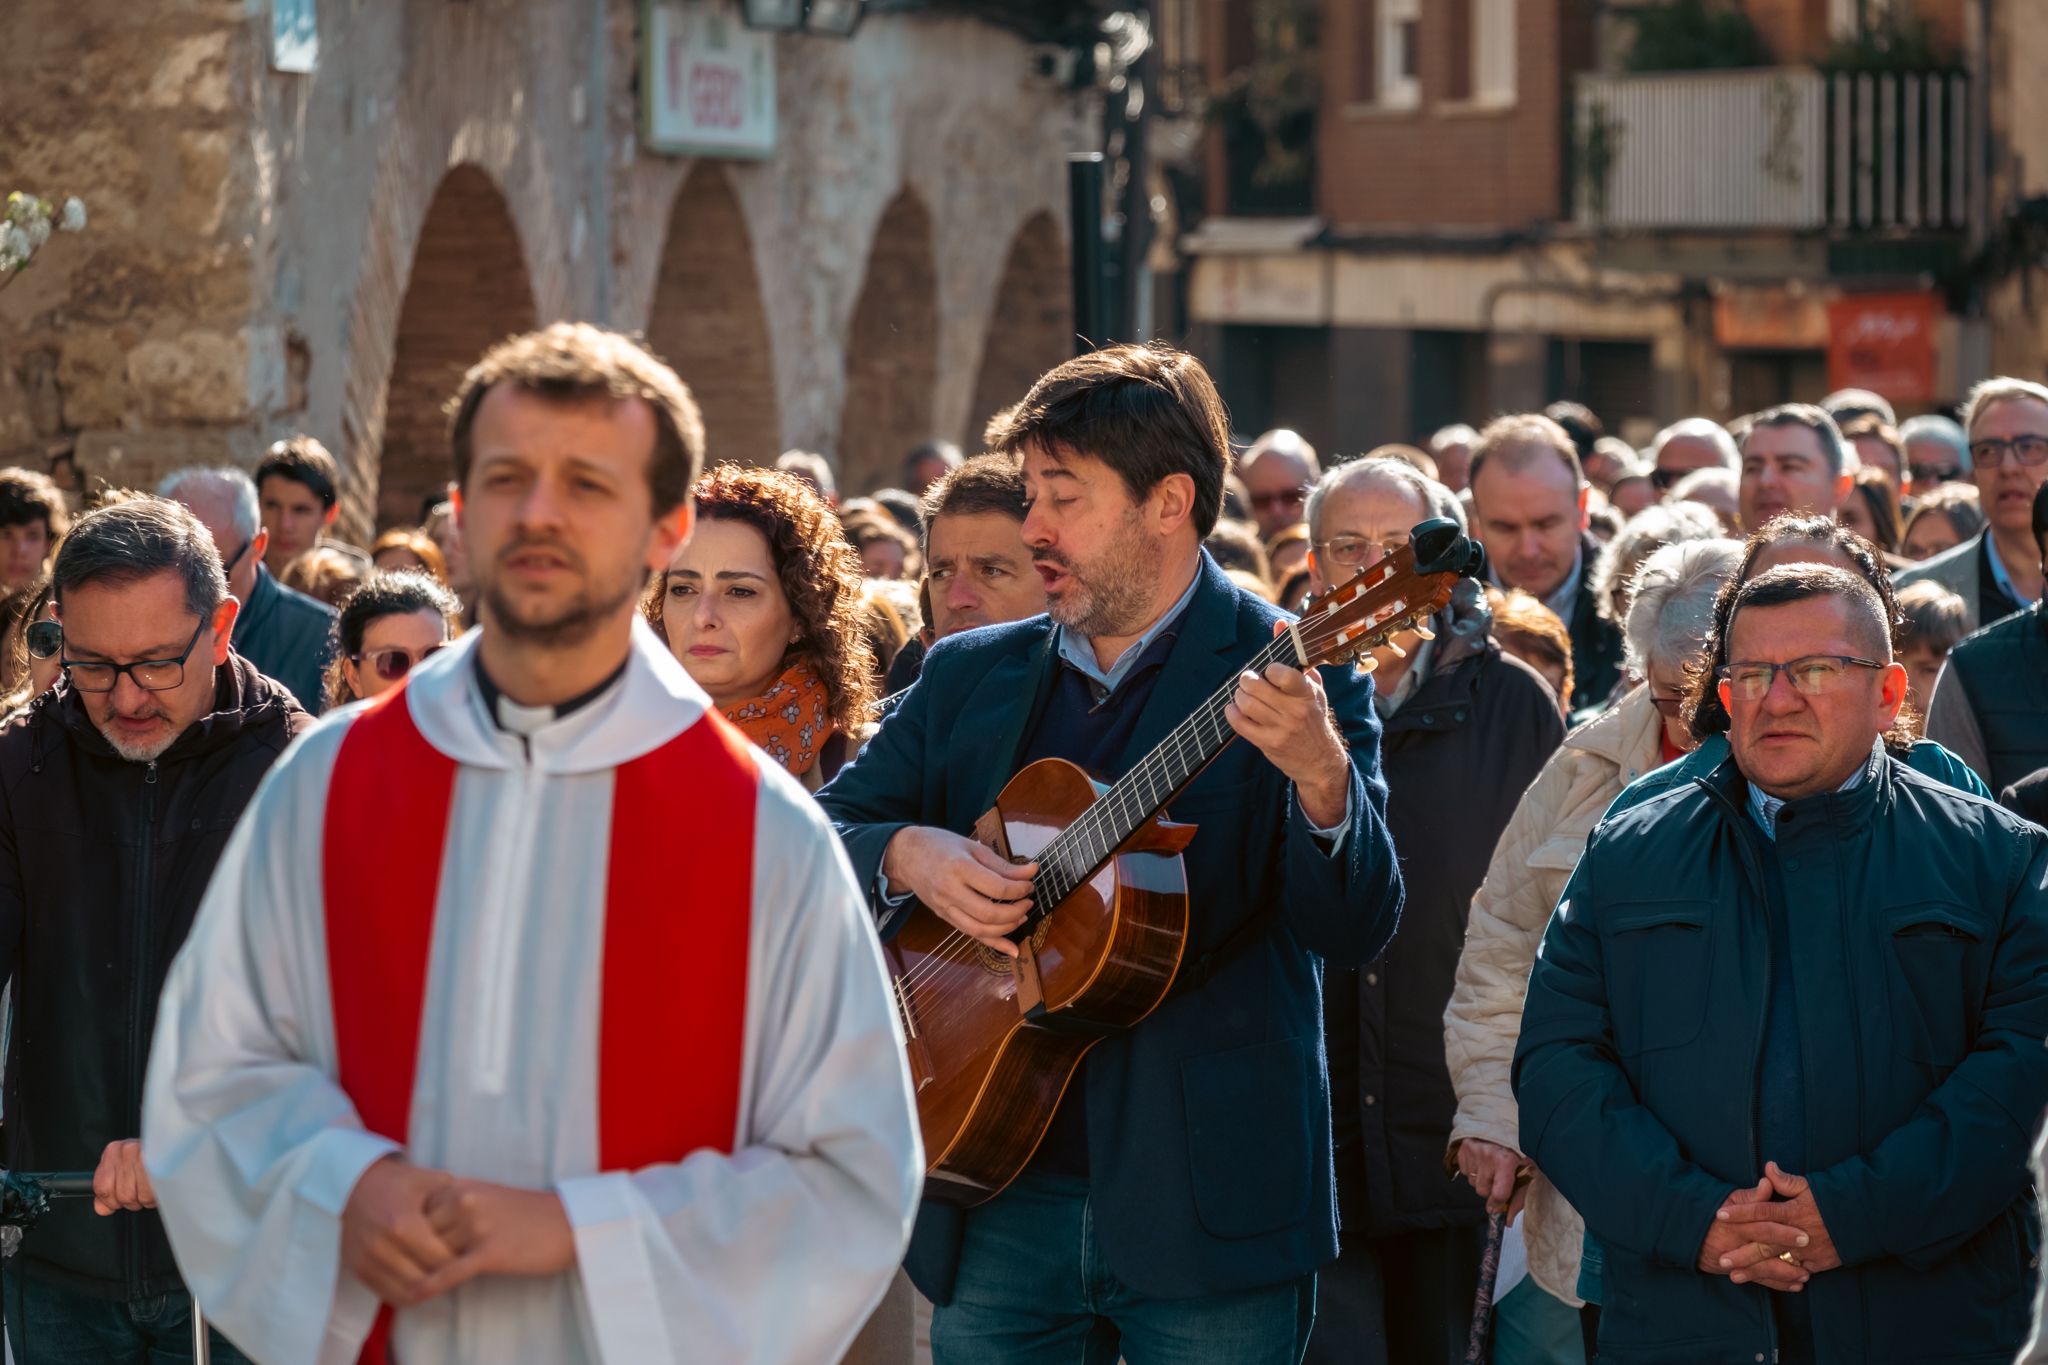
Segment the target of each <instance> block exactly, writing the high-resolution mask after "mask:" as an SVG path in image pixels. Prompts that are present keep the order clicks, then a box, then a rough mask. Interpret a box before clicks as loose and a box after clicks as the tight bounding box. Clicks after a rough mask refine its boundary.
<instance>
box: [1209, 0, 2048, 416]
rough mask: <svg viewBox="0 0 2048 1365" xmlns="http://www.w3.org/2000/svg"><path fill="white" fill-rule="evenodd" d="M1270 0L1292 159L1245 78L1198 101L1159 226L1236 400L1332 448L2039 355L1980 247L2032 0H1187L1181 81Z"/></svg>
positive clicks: (2019, 137) (1919, 398)
mask: <svg viewBox="0 0 2048 1365" xmlns="http://www.w3.org/2000/svg"><path fill="white" fill-rule="evenodd" d="M1286 3H1293V4H1294V6H1295V13H1296V14H1297V15H1298V16H1299V20H1298V25H1299V28H1300V29H1306V30H1309V31H1312V32H1313V34H1314V42H1313V43H1312V44H1303V45H1301V46H1300V48H1299V50H1298V52H1297V59H1298V60H1301V59H1305V60H1306V62H1307V63H1308V65H1306V66H1305V68H1304V69H1306V70H1309V71H1310V72H1311V73H1312V76H1313V80H1312V82H1311V85H1312V89H1313V96H1312V101H1311V100H1309V99H1302V100H1301V103H1302V104H1304V105H1305V106H1306V111H1305V114H1306V117H1307V118H1308V119H1309V120H1311V121H1312V123H1313V129H1314V131H1313V134H1312V148H1313V150H1312V153H1311V154H1310V156H1309V157H1308V158H1307V159H1308V161H1309V163H1310V171H1309V173H1308V174H1307V175H1306V176H1303V177H1297V178H1296V179H1295V180H1294V181H1293V182H1292V183H1291V186H1290V189H1291V193H1289V194H1280V193H1276V192H1275V188H1274V181H1275V177H1274V176H1273V175H1271V174H1270V173H1266V174H1263V175H1262V173H1261V172H1262V171H1265V172H1270V169H1271V163H1272V162H1273V160H1274V159H1275V158H1276V148H1277V149H1279V153H1280V155H1279V157H1278V159H1279V160H1281V161H1282V162H1283V163H1284V162H1285V161H1286V158H1285V155H1284V152H1285V148H1284V146H1283V145H1282V144H1283V141H1284V140H1283V139H1281V138H1278V137H1276V136H1275V135H1273V134H1272V132H1271V131H1270V130H1271V129H1272V128H1273V127H1274V126H1276V125H1275V120H1273V119H1272V118H1271V117H1270V111H1267V117H1265V119H1264V121H1263V127H1261V128H1260V129H1258V130H1256V131H1255V132H1253V133H1251V134H1247V133H1245V132H1244V131H1243V129H1242V128H1241V127H1235V128H1234V127H1233V125H1232V124H1231V123H1229V122H1228V121H1227V120H1225V121H1223V122H1222V123H1221V125H1220V126H1219V128H1218V131H1217V132H1216V133H1215V134H1214V135H1213V136H1212V137H1211V139H1210V145H1209V147H1208V151H1207V159H1206V168H1207V172H1208V174H1207V178H1206V180H1207V205H1206V207H1207V209H1208V217H1207V218H1206V219H1205V221H1204V222H1203V223H1202V224H1201V225H1200V227H1199V228H1198V229H1196V230H1195V231H1194V232H1193V233H1192V234H1191V235H1190V236H1189V237H1188V239H1187V240H1186V242H1185V246H1186V249H1187V252H1188V254H1189V256H1190V258H1191V260H1190V263H1189V281H1190V282H1189V289H1188V308H1189V314H1190V318H1191V320H1192V323H1193V335H1194V336H1195V338H1196V344H1197V345H1198V346H1199V347H1200V348H1201V349H1202V350H1203V351H1204V352H1205V353H1206V354H1209V355H1211V356H1213V357H1214V358H1215V360H1216V362H1217V365H1218V368H1219V370H1220V371H1221V373H1222V376H1223V380H1222V382H1223V386H1224V389H1225V393H1226V396H1227V397H1228V398H1229V399H1230V400H1231V402H1232V406H1233V412H1234V413H1235V415H1236V418H1237V421H1238V424H1239V426H1240V428H1241V429H1242V430H1244V431H1247V432H1250V431H1256V430H1257V429H1259V428H1261V427H1263V426H1267V425H1272V424H1285V425H1291V426H1295V427H1298V428H1299V429H1301V430H1302V431H1303V432H1304V433H1305V434H1307V435H1309V437H1310V439H1312V440H1315V441H1317V443H1318V444H1320V445H1325V446H1328V447H1330V448H1332V449H1335V450H1339V451H1358V450H1363V449H1366V448H1368V447H1370V446H1372V445H1374V444H1377V443H1379V442H1382V441H1389V440H1402V441H1412V440H1418V439H1421V438H1423V437H1426V436H1427V435H1428V434H1429V432H1431V431H1432V430H1434V429H1435V428H1436V427H1438V426H1440V425H1442V424H1444V423H1447V422H1452V421H1468V422H1475V423H1476V422H1480V421H1483V420H1484V419H1485V418H1487V417H1488V416H1489V415H1491V414H1493V413H1496V412H1502V411H1510V410H1516V409H1525V408H1531V407H1536V406H1541V405H1542V404H1544V403H1546V402H1549V401H1552V400H1555V399H1559V398H1570V399H1575V400H1578V401H1581V402H1584V403H1586V404H1588V405H1589V406H1591V407H1592V408H1593V409H1594V410H1595V411H1596V412H1598V413H1600V414H1602V415H1603V417H1605V418H1606V419H1607V421H1608V424H1609V426H1610V428H1613V429H1617V430H1619V431H1620V432H1621V433H1622V434H1624V435H1627V436H1629V437H1631V438H1633V439H1635V440H1636V441H1637V442H1638V443H1641V442H1642V441H1645V440H1647V438H1648V437H1649V435H1650V434H1652V433H1653V432H1654V431H1655V430H1656V429H1657V428H1658V427H1659V426H1661V425H1662V424H1664V423H1665V422H1668V421H1670V420H1673V419H1675V418H1677V417H1680V416H1685V415H1689V414H1694V413H1703V414H1706V415H1710V416H1716V417H1722V418H1726V417H1731V416H1734V415H1736V414H1739V413H1742V412H1748V411H1754V410H1755V409H1757V408H1760V407H1763V406H1766V405H1768V404H1771V403H1775V402H1781V401H1784V400H1786V399H1788V398H1794V397H1803V398H1809V399H1810V398H1814V397H1817V396H1819V395H1820V394H1821V393H1823V392H1825V391H1827V390H1828V389H1829V388H1832V387H1840V386H1842V385H1845V384H1857V385H1859V386H1862V387H1871V388H1876V389H1878V390H1879V391H1881V392H1885V393H1886V394H1887V395H1888V396H1889V397H1891V398H1892V399H1893V400H1894V402H1895V403H1896V404H1897V406H1898V407H1899V408H1900V409H1901V411H1902V412H1918V411H1927V410H1931V409H1935V408H1938V407H1941V406H1944V405H1947V404H1952V403H1953V402H1954V401H1956V400H1957V399H1958V398H1959V397H1960V396H1961V395H1962V393H1963V392H1965V391H1966V389H1967V387H1968V385H1969V384H1970V383H1971V382H1973V381H1974V380H1975V379H1977V378H1979V377H1981V376H1982V375H1983V374H1985V373H1987V372H1989V370H1990V368H1991V367H1992V366H1993V365H1994V363H1995V364H1997V365H1998V366H1999V367H2000V368H2003V369H2006V370H2010V371H2013V372H2019V373H2026V374H2033V375H2038V374H2040V373H2041V372H2042V369H2043V365H2042V359H2043V354H2044V352H2043V350H2042V346H2041V343H2042V337H2041V334H2040V328H2039V324H2038V323H2037V322H2036V321H2035V320H2034V318H2033V316H2032V311H2031V305H2030V303H2029V301H2028V299H2027V298H2026V297H2023V296H2024V295H2027V294H2029V293H2030V292H2031V291H2030V288H2029V286H2028V285H2027V283H2026V282H2027V280H2028V279H2029V278H2030V276H2031V273H2032V271H2031V264H2030V262H2031V260H2033V259H2036V258H2038V257H2039V256H2040V255H2041V253H2040V251H2039V250H2038V248H2036V249H2035V250H2034V251H2033V252H2032V254H2031V255H2030V254H2029V253H2028V251H2027V250H2026V249H2025V247H2024V245H2015V246H2014V247H2013V249H2012V250H2011V251H2009V252H2008V253H2007V256H2006V258H2005V259H2004V263H2003V264H2001V262H2000V259H1999V258H1997V257H1996V256H1995V254H1994V253H1989V252H1987V249H1986V247H1987V243H1994V242H1996V241H1998V240H1999V239H2000V237H2001V234H2003V235H2005V236H2007V237H2011V238H2013V239H2014V240H2015V242H2016V243H2019V242H2020V241H2021V239H2022V238H2023V237H2024V232H2025V225H2024V224H2020V225H2015V223H2014V221H2013V219H2014V216H2015V214H2016V213H2018V212H2019V211H2020V208H2021V206H2022V205H2023V201H2024V200H2025V199H2026V197H2027V196H2028V195H2030V194H2038V193H2039V189H2038V188H2037V187H2036V186H2035V182H2036V181H2037V180H2038V179H2039V178H2040V176H2041V175H2043V174H2048V172H2044V171H2042V170H2041V169H2040V168H2041V167H2042V166H2043V165H2044V164H2048V162H2044V153H2043V152H2042V151H2034V152H2033V154H2032V155H2031V156H2029V155H2027V154H2026V153H2027V152H2028V151H2029V150H2031V148H2030V147H2029V146H2028V144H2029V143H2030V142H2038V141H2039V139H2040V137H2041V136H2042V135H2041V134H2040V133H2038V132H2036V131H2035V130H2037V129H2039V128H2041V127H2042V126H2043V121H2042V120H2041V119H2040V118H2034V117H2033V116H2032V115H2033V113H2034V112H2037V111H2034V110H2033V109H2032V105H2033V104H2034V103H2037V102H2038V101H2039V99H2040V98H2041V97H2040V96H2039V94H2038V93H2037V92H2036V91H2035V90H2034V89H2033V88H2031V87H2030V86H2029V85H2028V83H2027V82H2026V80H2025V77H2024V75H2023V74H2022V73H2023V72H2024V71H2025V69H2026V67H2025V59H2024V56H2023V55H2022V54H2024V53H2025V52H2028V51H2031V50H2032V49H2031V48H2030V47H2029V46H2028V45H2029V44H2040V43H2043V42H2048V7H2044V6H2040V5H2036V4H2032V3H2029V0H1743V4H1742V9H1743V10H1744V12H1745V13H1746V15H1747V18H1748V20H1749V24H1748V31H1747V35H1746V37H1745V39H1744V41H1745V43H1746V44H1747V46H1746V48H1745V49H1744V50H1740V51H1729V50H1726V48H1725V46H1724V48H1723V49H1722V50H1718V51H1717V50H1713V49H1711V48H1708V47H1703V46H1702V44H1701V41H1700V39H1699V36H1698V35H1697V34H1688V33H1686V32H1684V31H1682V30H1681V29H1675V28H1674V27H1673V26H1672V24H1671V23H1670V22H1669V21H1668V16H1669V13H1670V11H1671V9H1672V8H1673V7H1670V6H1665V5H1660V4H1658V3H1657V2H1656V0H1639V3H1627V2H1626V0H1609V3H1603V4H1594V3H1591V0H1442V2H1441V3H1438V2H1437V0H1426V2H1425V0H1211V9H1210V16H1211V23H1210V28H1209V32H1210V34H1211V40H1210V42H1209V43H1208V75H1209V78H1210V80H1211V81H1212V83H1216V84H1218V85H1219V86H1221V87H1222V88H1226V89H1227V88H1231V85H1232V82H1233V80H1234V79H1239V77H1237V76H1236V75H1235V73H1239V72H1243V71H1245V70H1247V69H1256V68H1258V67H1259V66H1260V64H1262V63H1263V64H1266V65H1271V64H1273V63H1275V62H1276V61H1279V60H1280V59H1281V56H1282V50H1284V49H1285V48H1286V46H1287V44H1286V42H1285V41H1276V39H1275V34H1276V30H1275V29H1274V28H1273V27H1272V26H1271V25H1266V26H1263V27H1262V26H1259V25H1250V26H1247V25H1245V24H1243V23H1239V24H1238V25H1237V26H1236V29H1235V36H1236V39H1237V41H1236V42H1235V44H1233V42H1232V36H1233V27H1232V23H1233V11H1234V10H1235V9H1237V8H1240V7H1242V8H1244V9H1247V10H1253V11H1256V10H1265V11H1267V12H1269V13H1270V12H1271V10H1272V9H1273V7H1274V6H1275V5H1278V4H1286ZM1658 10H1662V11H1664V13H1662V14H1658V13H1650V11H1658ZM1986 16H1989V17H1990V23H1991V25H1992V27H1993V34H1992V37H1991V40H1990V41H1988V42H1987V40H1986V38H1987V35H1986ZM1267 84H1268V85H1269V86H1271V85H1272V84H1274V83H1273V82H1272V81H1271V80H1270V79H1269V80H1268V82H1267ZM2030 119H2031V122H2029V120H2030ZM1296 136H1297V140H1300V135H1299V134H1298V133H1297V135H1296ZM2043 217H2044V218H2048V214H2044V215H2043Z"/></svg>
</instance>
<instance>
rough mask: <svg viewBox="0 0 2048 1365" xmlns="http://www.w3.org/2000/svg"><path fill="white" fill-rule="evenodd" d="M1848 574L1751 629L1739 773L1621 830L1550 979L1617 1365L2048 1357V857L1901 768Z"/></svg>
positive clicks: (1780, 576)
mask: <svg viewBox="0 0 2048 1365" xmlns="http://www.w3.org/2000/svg"><path fill="white" fill-rule="evenodd" d="M1890 637H1891V630H1890V622H1889V621H1888V620H1887V619H1886V612H1885V608H1884V605H1883V603H1882V602H1881V600H1880V598H1879V596H1878V594H1877V592H1876V591H1875V590H1874V589H1872V587H1871V586H1870V584H1868V583H1867V582H1865V581H1863V579H1861V578H1860V577H1858V576H1857V575H1855V574H1852V573H1849V572H1847V571H1845V570H1842V569H1838V568H1834V567H1832V566H1825V565H1813V564H1798V565H1787V566H1784V567H1781V568H1777V569H1773V570H1770V571H1769V572H1767V573H1764V574H1762V575H1760V576H1758V577H1757V578H1754V579H1752V580H1750V581H1749V582H1748V583H1746V584H1745V585H1744V586H1743V587H1742V588H1741V589H1740V590H1739V591H1738V592H1737V593H1736V594H1735V596H1734V597H1733V599H1732V601H1730V602H1729V603H1728V605H1727V606H1726V607H1725V608H1724V609H1723V610H1722V611H1721V612H1720V613H1719V619H1718V620H1717V623H1716V627H1715V630H1714V632H1713V634H1712V636H1710V638H1709V641H1708V645H1707V649H1706V658H1705V659H1704V660H1703V662H1704V663H1705V664H1707V665H1708V667H1707V668H1706V670H1705V671H1704V672H1702V673H1701V674H1700V675H1699V677H1698V679H1697V681H1696V682H1695V685H1694V686H1695V689H1696V691H1695V695H1694V701H1695V704H1696V705H1697V703H1698V701H1699V700H1700V698H1701V697H1702V696H1704V695H1706V692H1707V689H1709V688H1711V689H1713V695H1714V696H1715V697H1716V699H1717V700H1718V702H1719V703H1720V704H1721V705H1722V706H1723V707H1725V709H1726V711H1727V714H1728V717H1729V732H1728V733H1729V744H1730V756H1729V759H1728V760H1727V761H1726V762H1724V763H1723V764H1722V765H1721V766H1720V767H1719V768H1717V769H1716V770H1715V771H1714V772H1713V773H1712V774H1710V775H1709V776H1708V777H1706V778H1704V779H1702V780H1701V781H1699V782H1696V783H1691V784H1687V785H1684V786H1681V787H1677V788H1674V789H1672V790H1671V791H1669V792H1668V793H1666V794H1665V795H1663V796H1661V797H1657V798H1655V799H1653V800H1650V801H1647V802H1645V803H1643V804H1642V805H1639V806H1636V807H1634V808H1633V809H1631V810H1628V811H1626V812H1625V813H1623V814H1620V815H1611V816H1610V817H1609V818H1608V819H1607V820H1606V821H1605V822H1603V823H1602V824H1601V825H1599V826H1598V827H1596V829H1595V830H1594V833H1593V835H1592V838H1591V839H1590V841H1589V842H1588V844H1587V846H1586V851H1585V854H1584V856H1583V857H1582V858H1581V859H1580V861H1579V863H1578V867H1577V869H1576V871H1575V872H1574V873H1573V875H1572V878H1571V881H1570V882H1569V883H1568V884H1567V886H1566V887H1565V890H1564V894H1563V897H1562V898H1561V899H1560V901H1559V902H1558V907H1557V911H1556V913H1555V915H1553V917H1552V918H1551V921H1550V926H1549V928H1548V930H1547V931H1546V933H1545V935H1544V940H1543V946H1542V950H1541V952H1540V954H1539V955H1538V957H1537V959H1536V963H1535V967H1534V970H1533V971H1532V973H1531V975H1530V979H1529V991H1528V1000H1527V1005H1526V1008H1525V1011H1524V1013H1523V1016H1522V1032H1521V1038H1520V1042H1519V1045H1518V1047H1517V1052H1516V1057H1515V1063H1514V1073H1513V1075H1514V1086H1515V1093H1516V1097H1517V1100H1518V1103H1519V1109H1520V1133H1521V1135H1522V1137H1523V1139H1524V1140H1525V1141H1526V1143H1527V1149H1528V1154H1529V1155H1530V1156H1531V1157H1533V1158H1534V1159H1535V1161H1536V1163H1537V1165H1538V1166H1539V1167H1540V1168H1541V1169H1542V1170H1543V1172H1544V1173H1545V1174H1546V1175H1547V1176H1548V1177H1549V1178H1550V1179H1551V1180H1552V1181H1553V1182H1554V1183H1555V1185H1556V1186H1557V1188H1558V1190H1559V1191H1560V1192H1562V1193H1563V1194H1564V1196H1565V1197H1566V1198H1567V1199H1568V1200H1570V1202H1571V1204H1572V1206H1573V1207H1574V1208H1575V1209H1577V1210H1578V1211H1579V1212H1580V1213H1581V1214H1582V1215H1583V1216H1584V1218H1585V1222H1586V1227H1587V1230H1588V1232H1589V1233H1591V1234H1592V1236H1593V1237H1594V1238H1596V1239H1597V1240H1598V1241H1599V1242H1600V1244H1601V1245H1602V1247H1603V1249H1604V1264H1603V1271H1602V1275H1603V1280H1602V1299H1601V1304H1602V1307H1601V1317H1600V1354H1601V1356H1602V1357H1603V1358H1604V1357H1607V1356H1608V1355H1609V1354H1610V1353H1611V1354H1612V1355H1613V1356H1614V1357H1615V1358H1617V1359H1638V1358H1642V1359H1649V1358H1656V1359H1685V1360H1752V1359H1763V1360H1769V1361H1776V1362H1779V1365H1817V1363H1818V1362H1826V1361H1849V1360H1863V1359H1868V1358H1872V1357H1871V1356H1870V1354H1869V1352H1870V1347H1871V1344H1872V1343H1882V1346H1883V1355H1882V1357H1881V1358H1883V1359H1886V1360H1900V1361H1906V1360H1914V1361H1918V1360H1930V1361H1931V1360H1945V1361H1961V1360H1972V1361H1996V1360H2004V1359H2009V1358H2011V1356H2012V1355H2013V1354H2014V1353H2016V1352H2017V1351H2018V1349H2019V1347H2020V1344H2021V1343H2022V1341H2023V1340H2024V1339H2025V1337H2026V1333H2027V1326H2028V1316H2029V1311H2028V1310H2029V1307H2030V1295H2031V1289H2032V1284H2033V1278H2034V1275H2033V1271H2032V1269H2031V1267H2030V1264H2029V1243H2030V1241H2031V1239H2032V1233H2031V1231H2030V1229H2029V1226H2028V1203H2029V1199H2028V1173H2027V1170H2026V1166H2025V1160H2026V1154H2027V1149H2028V1146H2029V1143H2030V1139H2031V1136H2032V1130H2033V1127H2034V1124H2035V1123H2036V1121H2037V1120H2038V1117H2039V1115H2040V1113H2041V1111H2042V1108H2043V1107H2044V1105H2048V1051H2044V1050H2043V1049H2042V1046H2041V1039H2042V1036H2043V1035H2044V1033H2048V891H2044V879H2048V832H2044V831H2042V830H2041V829H2040V828H2039V827H2037V826H2034V825H2030V824H2027V823H2026V822H2024V821H2022V820H2020V819H2018V818H2017V817H2014V816H2012V815H2009V814H2008V813H2006V812H2004V811H2001V810H1999V809H1998V808H1997V807H1995V806H1993V805H1991V804H1990V803H1989V802H1986V801H1984V800H1982V799H1979V798H1977V797H1974V796H1970V795H1966V794H1964V793H1961V792H1959V791H1956V790H1955V789H1953V788H1951V787H1948V786H1945V785H1943V784H1941V783H1938V782H1935V781H1933V780H1931V779H1929V778H1926V777H1924V776H1922V775H1920V774H1918V773H1916V772H1914V771H1913V770H1912V769H1911V768H1909V767H1908V766H1907V765H1906V764H1904V763H1902V762H1901V761H1899V760H1898V759H1896V758H1894V757H1892V756H1891V754H1890V752H1889V751H1888V749H1887V747H1886V737H1887V735H1889V734H1892V733H1893V732H1894V731H1895V729H1896V727H1897V726H1898V724H1899V720H1900V712H1901V708H1902V706H1903V705H1904V702H1905V697H1906V687H1907V680H1906V672H1905V670H1904V669H1903V668H1902V667H1900V666H1899V664H1898V663H1896V662H1895V661H1894V660H1893V657H1892V649H1891V638H1890Z"/></svg>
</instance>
